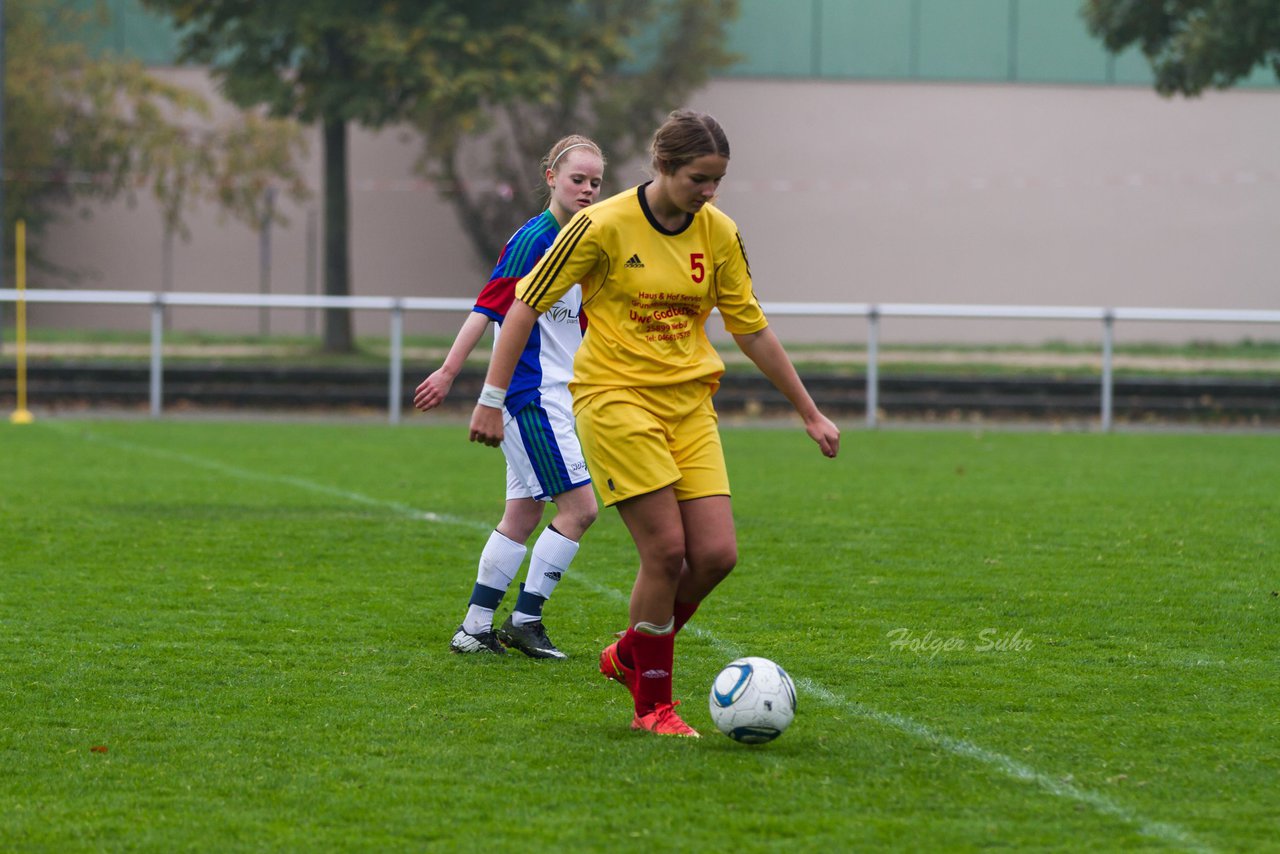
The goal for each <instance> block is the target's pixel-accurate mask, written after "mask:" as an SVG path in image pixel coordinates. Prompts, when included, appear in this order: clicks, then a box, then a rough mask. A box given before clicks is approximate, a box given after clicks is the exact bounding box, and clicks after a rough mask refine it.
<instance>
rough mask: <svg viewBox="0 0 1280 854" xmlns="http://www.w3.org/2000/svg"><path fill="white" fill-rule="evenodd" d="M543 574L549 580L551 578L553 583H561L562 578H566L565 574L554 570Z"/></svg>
mask: <svg viewBox="0 0 1280 854" xmlns="http://www.w3.org/2000/svg"><path fill="white" fill-rule="evenodd" d="M542 574H543V575H545V576H546V577H547V578H550V579H551V580H552V581H559V580H560V579H561V578H563V577H564V573H563V572H556V571H555V570H552V571H551V572H544V573H542Z"/></svg>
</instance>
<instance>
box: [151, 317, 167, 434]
mask: <svg viewBox="0 0 1280 854" xmlns="http://www.w3.org/2000/svg"><path fill="white" fill-rule="evenodd" d="M163 343H164V297H163V296H162V295H161V294H153V295H152V300H151V417H152V418H159V417H160V409H161V400H162V399H163V395H164V388H163V386H162V384H161V379H160V377H161V373H162V372H163V370H164V363H163V356H162V355H161V352H160V351H161V349H162V345H163Z"/></svg>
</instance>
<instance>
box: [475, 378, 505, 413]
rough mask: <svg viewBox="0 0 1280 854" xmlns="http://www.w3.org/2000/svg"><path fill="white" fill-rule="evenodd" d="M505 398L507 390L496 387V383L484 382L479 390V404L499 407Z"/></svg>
mask: <svg viewBox="0 0 1280 854" xmlns="http://www.w3.org/2000/svg"><path fill="white" fill-rule="evenodd" d="M506 399H507V390H506V389H505V388H498V387H497V386H496V385H489V384H488V383H485V384H484V390H483V391H481V392H480V400H479V401H478V403H479V404H480V405H481V406H492V407H493V408H494V409H501V408H502V403H503V401H505V400H506Z"/></svg>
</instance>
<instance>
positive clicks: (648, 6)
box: [413, 0, 738, 259]
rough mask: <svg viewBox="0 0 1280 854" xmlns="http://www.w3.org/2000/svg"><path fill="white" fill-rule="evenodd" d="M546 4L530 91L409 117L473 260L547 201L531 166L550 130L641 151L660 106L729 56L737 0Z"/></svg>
mask: <svg viewBox="0 0 1280 854" xmlns="http://www.w3.org/2000/svg"><path fill="white" fill-rule="evenodd" d="M555 6H556V8H554V9H552V10H550V12H549V14H548V15H547V16H545V17H543V18H542V19H541V22H540V28H541V30H542V31H543V32H544V33H545V34H546V37H547V39H549V40H551V41H552V42H553V44H552V45H551V46H550V48H549V56H550V59H551V62H550V63H548V64H547V65H546V66H544V67H543V68H542V69H541V72H542V74H541V78H542V83H541V85H540V87H539V88H538V89H537V90H536V92H534V97H532V98H529V99H526V100H520V101H511V102H508V103H505V104H493V105H491V109H489V110H487V111H484V112H481V113H478V114H477V113H474V112H462V113H456V112H448V111H445V112H436V113H419V114H417V115H415V116H414V117H413V118H414V120H415V121H416V123H417V125H418V126H419V127H420V128H421V129H422V131H423V135H424V139H425V147H424V152H423V157H422V159H421V161H420V164H419V165H420V167H421V168H422V170H423V171H424V172H425V173H426V174H427V175H429V176H430V177H432V178H434V179H435V180H436V182H437V184H438V186H440V187H441V188H442V189H443V190H444V192H445V194H446V196H447V197H448V198H449V199H451V200H452V201H453V203H454V204H455V206H456V208H457V210H458V213H459V216H460V218H461V221H462V224H463V227H464V229H465V230H466V232H467V234H468V236H469V237H470V238H471V240H472V243H473V244H474V245H475V247H476V249H477V251H478V252H479V254H480V257H482V258H486V259H489V258H495V257H497V255H498V253H499V252H500V251H501V250H502V247H503V245H504V243H505V242H506V240H507V238H508V237H509V236H510V235H511V233H512V232H513V231H514V230H515V229H516V228H518V227H519V226H520V224H521V223H523V222H524V221H525V220H527V219H528V218H529V215H530V212H532V211H535V210H537V209H538V207H539V206H540V205H545V204H546V185H545V183H544V182H543V181H542V179H541V176H540V175H537V174H535V170H534V169H532V168H531V167H532V165H533V164H535V163H537V162H538V159H539V158H540V157H541V156H542V154H543V153H544V152H545V151H547V149H548V148H550V147H551V145H552V143H554V142H555V141H556V140H557V139H558V138H560V137H561V136H564V135H565V134H567V133H580V134H583V135H585V136H588V137H591V138H592V139H593V140H595V141H596V142H597V143H598V144H599V145H600V147H601V149H602V150H603V151H604V153H605V155H606V156H607V157H608V158H609V159H610V160H611V161H612V162H614V163H618V164H620V163H623V162H625V161H626V160H629V159H630V158H632V157H634V156H636V155H638V154H641V153H642V152H643V151H644V149H645V147H646V146H647V145H648V143H649V138H650V135H651V134H652V133H653V131H654V129H655V128H656V127H657V126H658V125H659V124H661V122H662V119H663V118H664V117H665V116H666V114H667V113H668V112H670V111H671V110H672V109H675V108H677V107H681V106H684V102H685V99H686V98H687V97H688V96H689V94H690V93H691V92H694V91H695V90H697V89H698V88H699V87H701V86H703V85H704V84H705V83H706V82H707V80H708V78H709V77H710V75H711V74H712V73H713V72H715V71H717V70H719V69H721V68H724V67H726V66H727V65H729V64H730V63H732V62H733V61H734V60H735V59H736V57H735V56H734V55H733V54H731V53H729V52H727V51H726V50H725V48H724V37H725V28H726V27H727V25H728V24H729V22H730V21H732V20H733V18H734V17H735V16H736V15H737V12H738V2H737V0H593V2H590V3H571V2H566V3H559V4H555ZM477 178H478V179H479V180H477ZM611 183H612V182H610V181H608V180H606V185H609V184H611Z"/></svg>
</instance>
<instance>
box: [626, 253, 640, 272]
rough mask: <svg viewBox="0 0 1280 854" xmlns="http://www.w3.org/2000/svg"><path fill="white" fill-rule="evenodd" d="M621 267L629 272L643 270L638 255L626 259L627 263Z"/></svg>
mask: <svg viewBox="0 0 1280 854" xmlns="http://www.w3.org/2000/svg"><path fill="white" fill-rule="evenodd" d="M622 266H624V267H626V268H628V269H630V270H643V269H644V262H643V261H641V260H640V256H639V255H632V256H631V257H630V258H628V259H627V263H625V264H623V265H622Z"/></svg>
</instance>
